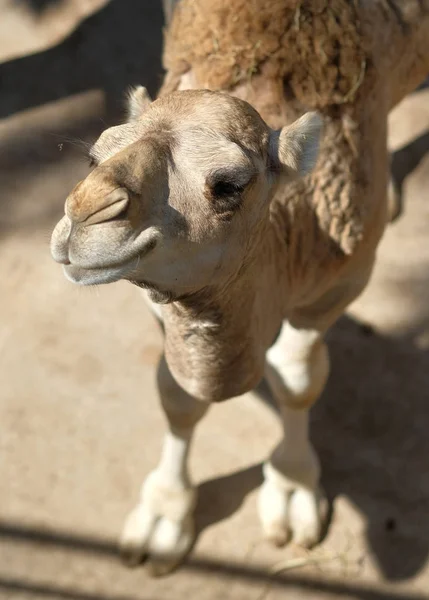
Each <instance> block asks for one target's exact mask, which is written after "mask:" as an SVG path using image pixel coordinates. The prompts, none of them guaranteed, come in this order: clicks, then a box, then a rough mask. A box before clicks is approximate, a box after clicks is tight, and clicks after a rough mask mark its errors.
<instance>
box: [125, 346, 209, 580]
mask: <svg viewBox="0 0 429 600" xmlns="http://www.w3.org/2000/svg"><path fill="white" fill-rule="evenodd" d="M158 387H159V393H160V397H161V402H162V406H163V409H164V412H165V414H166V417H167V420H168V431H167V433H166V435H165V438H164V443H163V448H162V453H161V459H160V462H159V464H158V466H157V467H156V469H155V470H154V471H152V472H151V473H150V474H149V475H148V476H147V478H146V480H145V481H144V483H143V486H142V489H141V495H140V501H139V503H138V504H137V506H136V507H135V508H134V510H133V511H132V512H131V513H130V515H129V516H128V518H127V521H126V523H125V527H124V530H123V533H122V539H121V553H122V556H123V558H124V560H125V561H126V562H127V563H128V564H130V565H136V564H138V563H140V562H141V561H142V560H143V559H145V558H150V566H151V570H152V573H153V574H154V575H162V574H165V573H167V572H169V571H171V570H172V569H174V568H175V567H176V566H177V565H178V564H179V563H180V562H181V560H182V559H183V558H184V556H186V554H187V553H188V551H189V550H190V548H191V546H192V544H193V541H194V538H195V531H194V519H193V511H194V508H195V504H196V490H195V488H194V487H193V486H192V484H191V481H190V478H189V473H188V454H189V448H190V443H191V439H192V434H193V431H194V428H195V425H196V424H197V422H198V421H199V420H200V419H201V418H202V417H203V415H204V414H205V412H206V411H207V408H208V405H207V404H204V403H203V402H200V401H198V400H196V399H195V398H192V397H191V396H189V395H188V394H187V393H186V392H185V391H184V390H183V389H182V388H181V387H180V386H179V385H178V384H177V383H176V381H175V380H174V379H173V377H172V375H171V373H170V370H169V368H168V366H167V363H166V360H165V358H164V357H162V358H161V361H160V364H159V368H158Z"/></svg>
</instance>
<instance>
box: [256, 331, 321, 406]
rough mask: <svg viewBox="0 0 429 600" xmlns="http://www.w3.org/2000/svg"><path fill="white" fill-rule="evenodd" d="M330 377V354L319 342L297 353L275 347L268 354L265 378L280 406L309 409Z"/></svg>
mask: <svg viewBox="0 0 429 600" xmlns="http://www.w3.org/2000/svg"><path fill="white" fill-rule="evenodd" d="M328 375H329V353H328V349H327V346H326V344H325V342H323V341H322V340H320V339H319V340H317V341H316V343H315V344H313V345H311V346H310V347H307V348H304V347H302V348H300V349H298V351H296V352H294V351H291V352H288V351H287V349H286V348H284V347H276V346H273V347H272V348H270V350H269V351H268V352H267V360H266V378H267V380H268V383H269V385H270V387H271V389H272V392H273V394H274V396H275V398H276V400H277V402H278V403H279V404H280V406H281V405H284V406H289V407H290V408H294V409H305V408H309V407H310V406H311V405H312V404H314V402H315V401H316V400H317V398H318V397H319V395H320V394H321V393H322V391H323V388H324V387H325V384H326V381H327V379H328Z"/></svg>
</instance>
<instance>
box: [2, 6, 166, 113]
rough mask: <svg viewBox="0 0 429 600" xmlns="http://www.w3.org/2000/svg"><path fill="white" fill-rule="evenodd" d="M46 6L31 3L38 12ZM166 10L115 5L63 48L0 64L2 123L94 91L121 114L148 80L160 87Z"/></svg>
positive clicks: (87, 23)
mask: <svg viewBox="0 0 429 600" xmlns="http://www.w3.org/2000/svg"><path fill="white" fill-rule="evenodd" d="M45 4H46V0H38V1H36V0H31V2H30V5H31V6H32V8H33V10H40V8H42V7H43V6H44V5H45ZM162 27H163V14H162V4H161V2H159V1H158V0H145V1H144V2H141V1H140V0H111V1H110V2H108V3H107V4H106V5H105V6H104V7H103V8H101V9H99V10H98V11H97V12H95V13H94V14H92V15H91V16H89V17H88V18H86V19H84V20H83V21H82V22H81V23H80V24H79V26H78V27H77V28H76V30H75V31H73V32H72V33H71V34H70V35H69V36H68V37H67V38H66V39H65V40H64V41H63V42H61V43H59V44H57V45H55V46H53V47H52V48H48V49H47V50H44V51H42V52H37V53H35V54H31V55H28V56H24V57H21V58H17V59H13V60H10V61H7V62H4V63H1V64H0V88H1V90H2V93H1V95H0V118H5V117H7V116H9V115H11V114H13V113H15V112H17V111H22V110H25V109H28V108H31V107H34V106H40V105H42V104H45V103H47V102H53V101H56V100H59V99H61V98H64V97H67V96H70V95H72V94H77V93H80V92H84V91H87V90H91V89H102V90H103V91H104V92H105V94H106V100H107V105H108V112H109V114H111V115H115V116H116V115H117V114H121V113H122V112H123V97H124V92H125V91H126V90H127V88H128V87H129V86H131V85H135V84H138V83H141V82H142V81H143V80H144V83H145V85H146V87H147V88H148V90H149V92H150V94H152V95H155V94H156V91H157V89H158V87H159V85H160V83H161V77H162V66H161V52H162Z"/></svg>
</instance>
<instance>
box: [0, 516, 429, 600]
mask: <svg viewBox="0 0 429 600" xmlns="http://www.w3.org/2000/svg"><path fill="white" fill-rule="evenodd" d="M0 541H7V542H9V543H14V544H19V543H21V542H23V543H25V544H30V545H32V546H33V547H35V548H40V549H41V548H45V549H46V548H48V549H50V550H51V551H52V552H58V551H60V550H64V551H66V552H72V553H80V554H89V555H96V556H99V557H104V558H105V559H106V560H117V547H116V544H115V543H113V542H111V541H108V540H99V539H96V538H89V537H82V536H77V535H75V534H72V533H63V532H53V531H46V530H41V529H37V528H31V527H25V526H20V525H17V524H8V523H2V522H0ZM181 569H183V570H184V571H188V572H190V573H192V572H194V573H195V572H199V573H203V574H204V576H205V577H206V578H207V579H206V582H207V583H208V584H209V582H210V578H211V577H222V578H223V579H224V580H229V581H231V582H237V581H250V582H255V583H258V584H261V583H262V584H265V585H266V586H267V588H268V587H269V589H270V590H273V589H278V590H281V591H284V592H286V593H287V592H288V591H289V593H294V591H295V592H296V591H297V590H299V591H307V592H313V593H314V592H323V593H327V594H330V597H331V598H335V597H337V596H341V597H342V598H345V597H348V598H357V599H359V600H425V599H426V596H424V595H421V594H410V593H408V592H405V593H401V592H400V591H398V592H392V591H389V592H384V591H380V590H377V589H375V588H373V587H371V586H368V585H360V584H359V583H355V582H353V583H352V582H344V583H340V582H334V581H326V580H325V579H322V578H318V577H312V578H311V579H310V578H308V577H306V576H305V575H299V574H287V575H275V574H273V575H271V574H269V573H267V570H266V568H265V567H262V566H261V567H259V566H258V565H253V566H249V565H248V564H245V563H228V562H224V561H221V560H216V559H213V558H211V557H204V556H199V557H195V558H193V557H191V558H189V559H188V560H187V561H186V562H185V563H184V564H183V565H182V566H181ZM1 591H3V592H4V593H6V594H8V598H10V599H11V600H12V599H13V598H14V596H15V595H16V596H18V597H22V596H23V595H24V597H26V596H30V597H31V596H33V595H35V596H39V595H40V596H44V597H47V598H50V597H52V598H64V599H70V600H143V598H145V600H156V599H155V598H154V597H153V596H151V597H150V598H149V597H145V596H141V595H140V594H139V595H138V596H131V595H106V594H97V593H86V592H82V591H78V590H76V589H75V588H71V587H62V586H57V585H52V584H38V583H33V582H31V581H25V580H22V579H17V578H12V577H7V578H6V577H0V592H1Z"/></svg>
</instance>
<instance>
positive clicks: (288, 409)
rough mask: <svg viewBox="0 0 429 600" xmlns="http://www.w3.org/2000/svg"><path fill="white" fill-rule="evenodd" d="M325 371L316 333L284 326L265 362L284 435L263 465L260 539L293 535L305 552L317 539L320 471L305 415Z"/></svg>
mask: <svg viewBox="0 0 429 600" xmlns="http://www.w3.org/2000/svg"><path fill="white" fill-rule="evenodd" d="M328 372H329V360H328V354H327V350H326V347H325V345H324V344H323V342H322V340H321V336H320V334H319V333H318V332H317V331H313V330H297V329H294V328H293V327H292V326H291V325H290V324H289V323H285V324H284V325H283V328H282V331H281V333H280V336H279V338H278V340H277V341H276V343H275V344H274V346H272V348H270V350H269V351H268V352H267V361H266V377H267V381H268V383H269V385H270V388H271V390H272V392H273V394H274V396H275V399H276V401H277V402H278V404H279V409H280V414H281V417H282V421H283V432H284V435H283V439H282V441H281V442H280V444H279V445H278V446H277V448H276V449H275V450H274V452H273V454H272V456H271V458H270V460H269V461H268V462H267V463H266V464H265V466H264V483H263V485H262V488H261V491H260V495H259V515H260V519H261V523H262V527H263V531H264V534H265V536H266V537H267V538H268V539H270V540H271V541H273V542H274V543H275V544H276V545H283V544H284V543H286V542H287V541H288V539H289V538H290V537H291V536H293V539H294V541H296V542H297V543H298V544H301V545H303V546H305V547H311V546H313V545H314V544H315V543H317V542H318V541H319V540H320V536H321V530H322V515H321V511H322V506H321V505H322V503H321V499H320V497H319V490H318V482H319V474H320V469H319V462H318V459H317V456H316V454H315V452H314V450H313V448H312V446H311V443H310V440H309V431H308V428H309V423H308V421H309V419H308V416H309V415H308V413H309V408H310V406H311V405H312V404H313V403H314V401H315V400H316V399H317V397H318V396H319V394H320V393H321V391H322V390H323V387H324V385H325V383H326V379H327V376H328Z"/></svg>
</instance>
